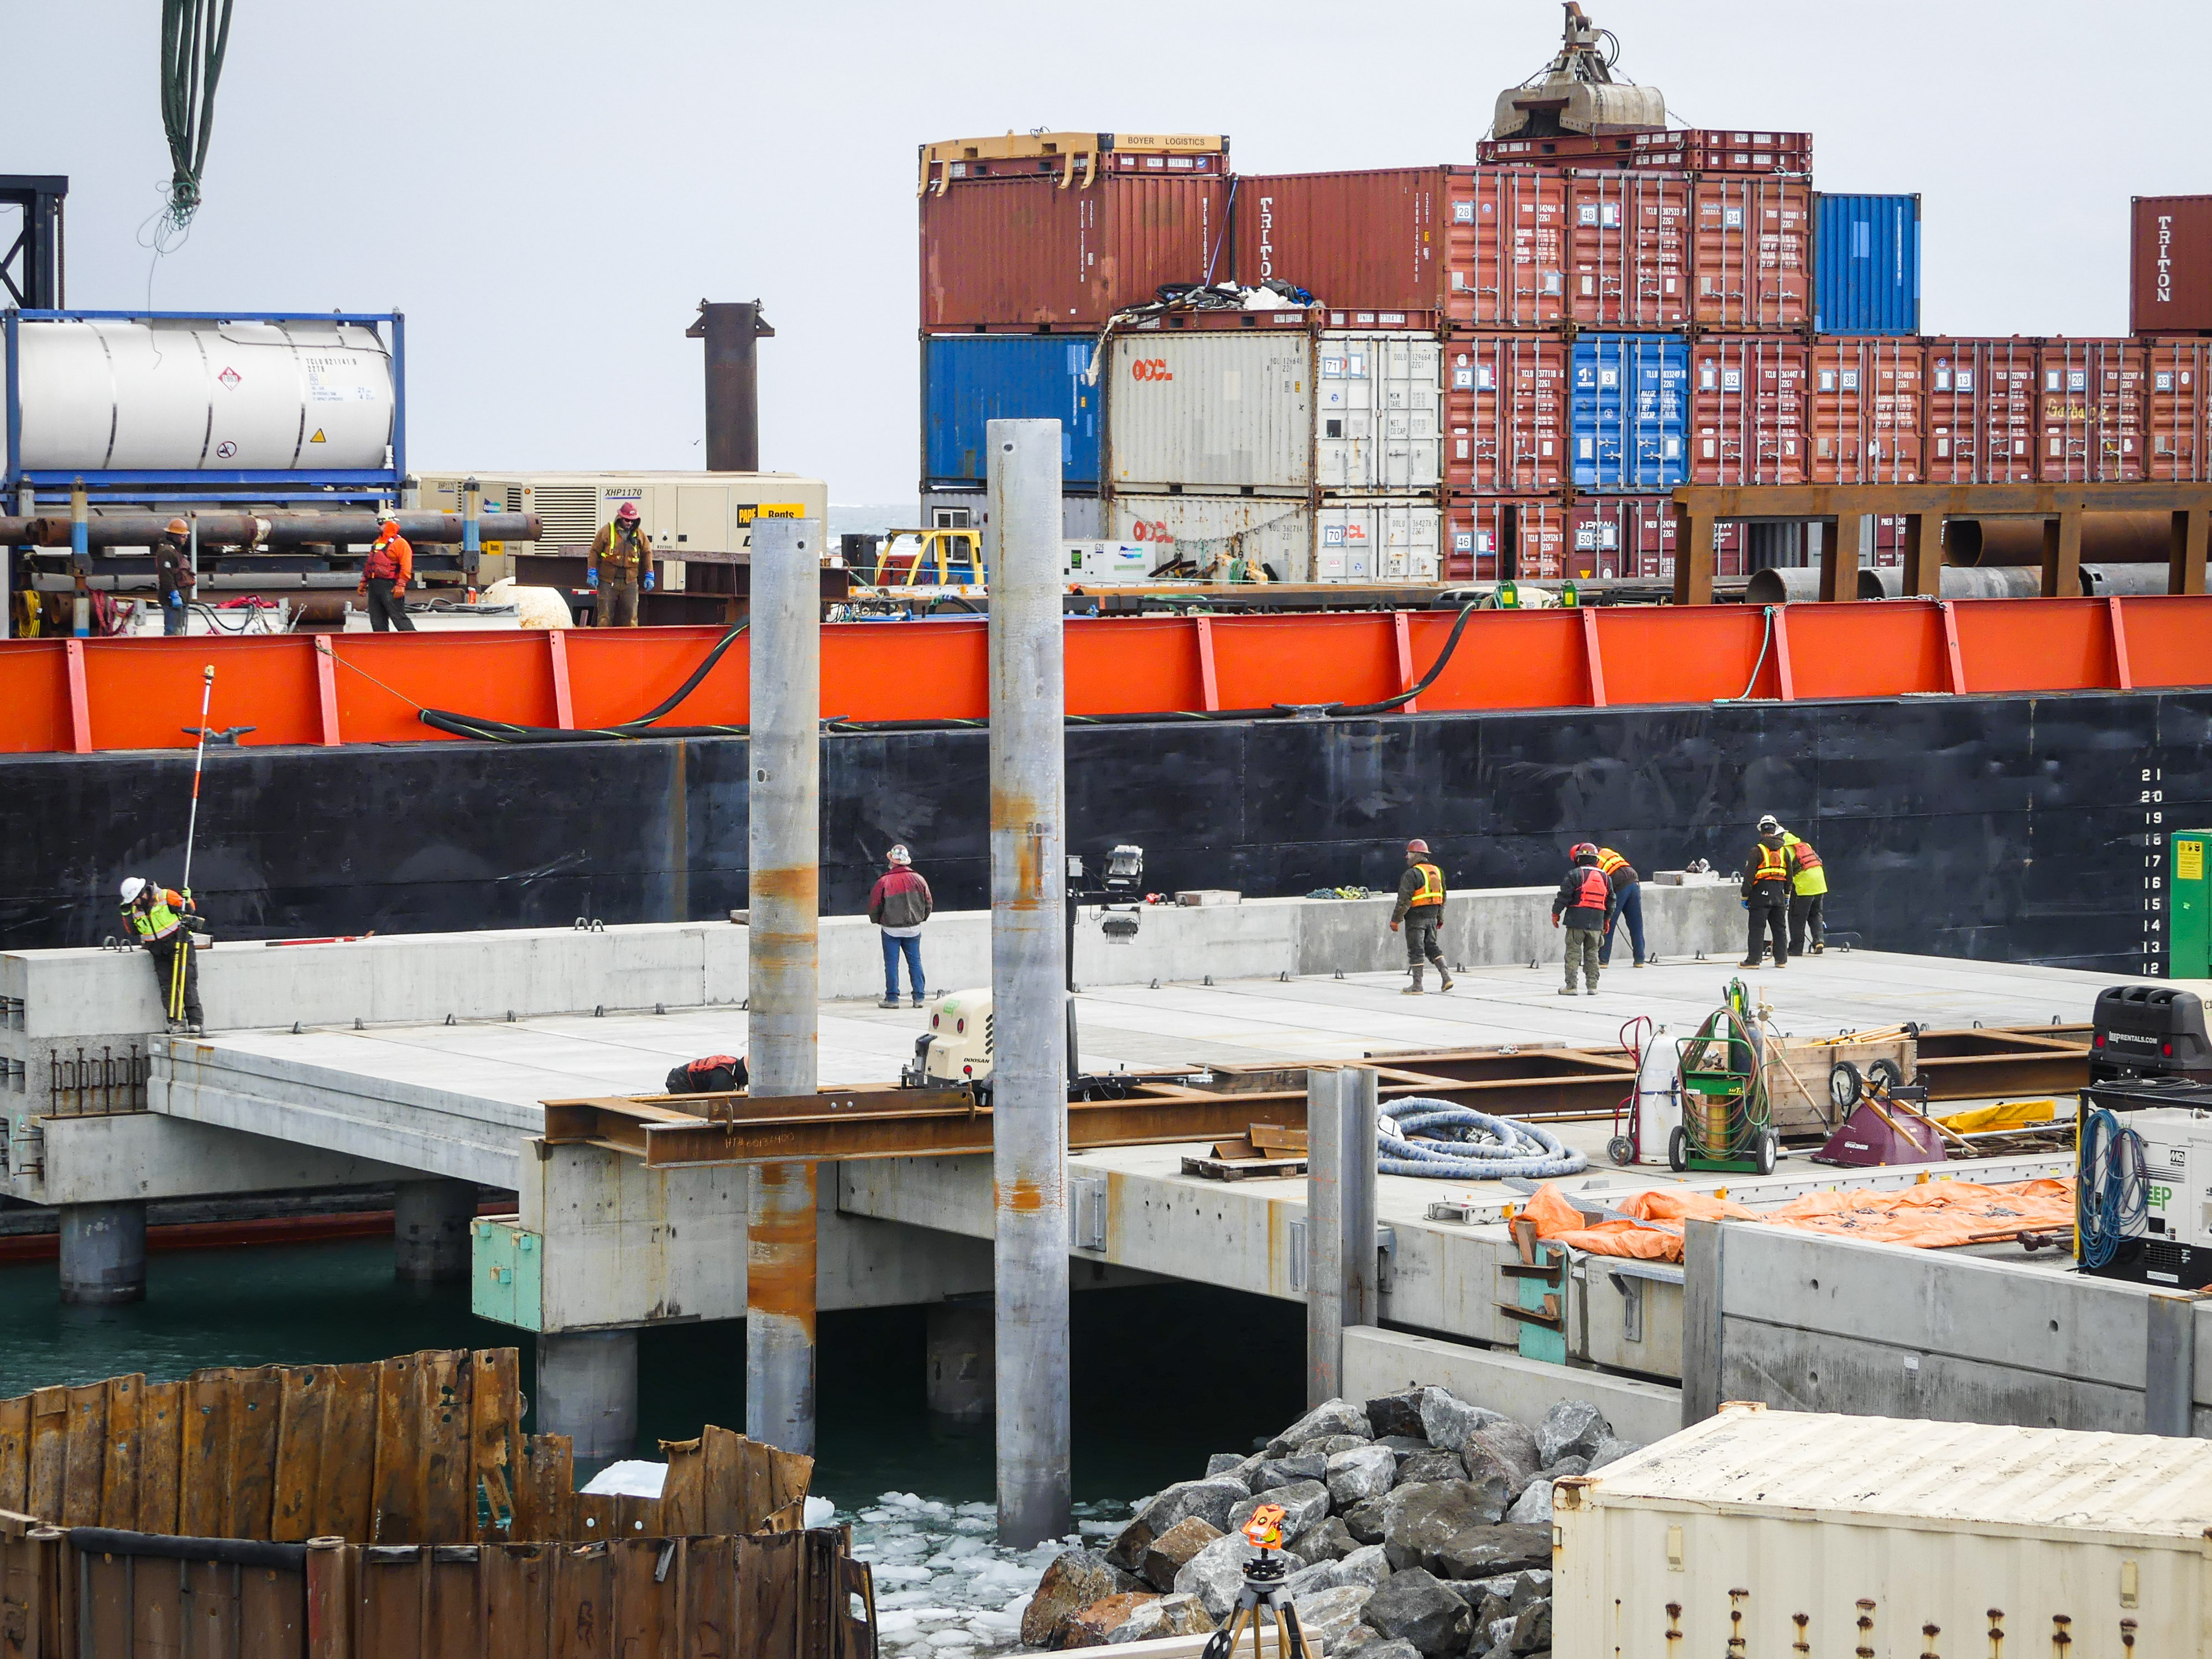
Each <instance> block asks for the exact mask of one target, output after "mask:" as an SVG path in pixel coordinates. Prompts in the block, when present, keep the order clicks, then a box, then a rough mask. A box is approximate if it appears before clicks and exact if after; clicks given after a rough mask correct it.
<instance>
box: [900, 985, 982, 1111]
mask: <svg viewBox="0 0 2212 1659" xmlns="http://www.w3.org/2000/svg"><path fill="white" fill-rule="evenodd" d="M991 1037H992V1020H991V992H990V989H989V987H984V988H983V989H981V990H979V991H948V992H947V993H945V995H943V996H941V997H939V998H938V999H937V1006H935V1007H934V1008H932V1009H931V1010H930V1012H929V1030H927V1032H925V1033H924V1034H923V1035H922V1036H919V1037H916V1038H915V1043H914V1059H913V1060H912V1061H910V1062H909V1063H908V1065H907V1066H904V1067H903V1068H902V1070H901V1071H900V1073H899V1081H900V1082H901V1083H902V1084H903V1085H905V1086H906V1087H908V1088H909V1089H938V1088H946V1087H957V1085H960V1084H963V1083H987V1082H989V1081H990V1079H991V1048H992V1044H991Z"/></svg>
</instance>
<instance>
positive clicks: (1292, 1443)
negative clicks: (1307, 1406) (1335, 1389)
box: [1267, 1400, 1375, 1457]
mask: <svg viewBox="0 0 2212 1659" xmlns="http://www.w3.org/2000/svg"><path fill="white" fill-rule="evenodd" d="M1331 1434H1356V1435H1358V1437H1360V1438H1361V1439H1362V1440H1372V1439H1373V1438H1374V1437H1375V1430H1374V1428H1373V1426H1372V1425H1370V1424H1369V1422H1368V1421H1367V1413H1365V1412H1363V1411H1362V1410H1360V1409H1359V1407H1357V1406H1355V1405H1353V1404H1352V1401H1349V1400H1329V1401H1323V1402H1322V1404H1320V1405H1318V1406H1316V1407H1314V1408H1313V1409H1312V1410H1311V1411H1310V1412H1308V1413H1306V1414H1305V1415H1304V1417H1301V1418H1300V1419H1298V1420H1297V1422H1295V1423H1293V1424H1291V1426H1290V1427H1288V1428H1287V1429H1285V1430H1284V1431H1282V1432H1281V1433H1280V1434H1279V1435H1277V1436H1276V1437H1274V1438H1273V1440H1270V1441H1269V1442H1268V1443H1267V1455H1268V1456H1270V1457H1280V1456H1282V1455H1283V1454H1284V1453H1285V1452H1287V1451H1290V1450H1291V1449H1294V1448H1296V1447H1298V1446H1303V1445H1304V1444H1305V1443H1306V1442H1307V1441H1309V1440H1318V1439H1320V1438H1321V1437H1322V1436H1324V1435H1331Z"/></svg>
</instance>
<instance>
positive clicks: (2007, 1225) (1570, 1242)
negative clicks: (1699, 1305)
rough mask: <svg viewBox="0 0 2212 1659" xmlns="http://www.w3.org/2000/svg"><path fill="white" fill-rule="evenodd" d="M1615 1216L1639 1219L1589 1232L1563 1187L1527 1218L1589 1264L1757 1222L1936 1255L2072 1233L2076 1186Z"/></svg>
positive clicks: (1670, 1199) (1649, 1203)
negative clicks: (1985, 1241)
mask: <svg viewBox="0 0 2212 1659" xmlns="http://www.w3.org/2000/svg"><path fill="white" fill-rule="evenodd" d="M1610 1207H1613V1208H1614V1209H1617V1210H1619V1211H1620V1212H1621V1213H1622V1214H1623V1215H1626V1216H1633V1217H1635V1218H1637V1219H1636V1220H1634V1221H1601V1222H1599V1223H1598V1224H1597V1225H1595V1226H1588V1225H1584V1224H1583V1218H1582V1213H1581V1212H1580V1211H1578V1210H1577V1209H1576V1208H1575V1206H1574V1205H1573V1204H1572V1203H1571V1202H1570V1201H1569V1200H1568V1199H1567V1198H1566V1196H1565V1194H1563V1193H1561V1192H1560V1191H1559V1188H1557V1187H1543V1188H1539V1189H1538V1190H1537V1191H1536V1193H1535V1194H1534V1196H1533V1197H1531V1198H1530V1199H1529V1200H1528V1204H1527V1205H1526V1206H1524V1207H1523V1208H1522V1211H1521V1213H1522V1215H1523V1216H1525V1217H1526V1218H1528V1220H1529V1221H1531V1222H1533V1223H1534V1224H1535V1228H1536V1237H1539V1238H1541V1239H1543V1240H1544V1241H1545V1242H1546V1243H1553V1244H1565V1245H1566V1246H1567V1247H1568V1248H1570V1249H1577V1250H1583V1251H1586V1252H1588V1253H1589V1255H1626V1256H1638V1257H1641V1258H1642V1259H1643V1260H1644V1261H1680V1260H1681V1259H1682V1229H1681V1224H1682V1222H1683V1221H1684V1220H1685V1219H1695V1220H1700V1221H1707V1220H1711V1221H1755V1222H1758V1223H1759V1224H1761V1225H1765V1226H1770V1227H1800V1228H1803V1229H1805V1230H1806V1231H1809V1232H1821V1233H1833V1234H1836V1235H1838V1237H1844V1238H1863V1239H1870V1240H1873V1241H1874V1242H1875V1243H1882V1244H1910V1245H1911V1246H1913V1247H1914V1248H1915V1249H1941V1248H1942V1247H1943V1246H1945V1245H1950V1244H1965V1243H1970V1242H1971V1241H1972V1240H1974V1239H1976V1238H1987V1237H1990V1236H1992V1235H2002V1234H2006V1233H2011V1232H2016V1231H2021V1230H2023V1229H2031V1228H2046V1227H2048V1228H2068V1227H2071V1226H2072V1225H2074V1183H2073V1182H2070V1181H2022V1182H2013V1183H2011V1184H2009V1185H2007V1186H2002V1187H1984V1186H1978V1185H1977V1184H1976V1183H1974V1182H1971V1181H1955V1180H1954V1181H1928V1182H1920V1183H1918V1184H1917V1185H1915V1186H1911V1187H1900V1188H1896V1189H1895V1190H1893V1191H1888V1192H1873V1191H1868V1190H1865V1189H1859V1190H1856V1191H1854V1190H1845V1191H1843V1192H1828V1193H1808V1194H1806V1196H1804V1197H1803V1198H1799V1199H1792V1200H1790V1202H1789V1203H1787V1204H1784V1205H1782V1206H1778V1207H1777V1208H1775V1209H1771V1210H1752V1209H1747V1207H1745V1206H1743V1205H1741V1204H1737V1203H1735V1202H1732V1201H1731V1200H1728V1199H1724V1198H1715V1197H1714V1196H1713V1195H1712V1194H1710V1193H1699V1192H1690V1191H1687V1190H1685V1189H1682V1188H1655V1189H1653V1190H1650V1191H1648V1192H1641V1193H1635V1194H1631V1195H1630V1196H1628V1197H1626V1198H1625V1199H1623V1200H1621V1201H1620V1203H1619V1204H1617V1205H1613V1206H1610ZM1639 1222H1643V1223H1649V1224H1651V1225H1638V1223H1639Z"/></svg>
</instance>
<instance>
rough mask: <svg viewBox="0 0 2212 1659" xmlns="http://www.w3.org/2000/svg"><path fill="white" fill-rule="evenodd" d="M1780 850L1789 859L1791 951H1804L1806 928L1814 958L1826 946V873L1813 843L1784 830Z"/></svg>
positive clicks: (1793, 954)
mask: <svg viewBox="0 0 2212 1659" xmlns="http://www.w3.org/2000/svg"><path fill="white" fill-rule="evenodd" d="M1782 851H1783V854H1784V857H1786V858H1787V859H1788V860H1790V955H1791V956H1793V957H1802V956H1803V955H1804V954H1805V940H1806V934H1807V933H1808V931H1809V932H1810V933H1811V935H1812V943H1813V954H1814V956H1816V957H1817V956H1819V955H1820V952H1821V951H1825V950H1826V949H1827V948H1828V917H1827V908H1828V872H1827V871H1826V868H1825V867H1823V866H1822V865H1821V863H1820V854H1818V853H1816V852H1814V850H1813V843H1812V842H1809V841H1807V840H1806V839H1805V838H1804V837H1803V836H1798V835H1793V834H1791V833H1790V831H1789V830H1787V829H1784V831H1783V832H1782Z"/></svg>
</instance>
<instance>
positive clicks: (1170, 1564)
mask: <svg viewBox="0 0 2212 1659" xmlns="http://www.w3.org/2000/svg"><path fill="white" fill-rule="evenodd" d="M1220 1536H1221V1528H1218V1527H1215V1526H1210V1525H1208V1524H1207V1523H1206V1522H1205V1521H1204V1520H1202V1519H1200V1517H1199V1516H1195V1515H1187V1516H1183V1518H1182V1520H1180V1521H1178V1522H1176V1523H1175V1525H1173V1526H1172V1527H1170V1528H1168V1529H1167V1530H1166V1531H1165V1532H1164V1533H1162V1534H1160V1535H1159V1536H1158V1538H1155V1539H1154V1540H1152V1542H1151V1543H1149V1544H1147V1545H1146V1547H1145V1555H1144V1559H1143V1560H1141V1561H1140V1562H1139V1563H1138V1566H1137V1571H1138V1574H1139V1577H1142V1578H1143V1579H1144V1581H1145V1582H1146V1583H1148V1584H1150V1585H1151V1586H1152V1588H1153V1589H1156V1590H1159V1591H1162V1592H1165V1591H1168V1590H1171V1589H1174V1588H1175V1581H1176V1574H1177V1573H1179V1572H1181V1571H1182V1570H1183V1567H1184V1565H1186V1564H1187V1563H1188V1561H1189V1560H1190V1558H1191V1557H1192V1556H1194V1555H1195V1554H1197V1553H1199V1552H1200V1550H1202V1549H1204V1548H1205V1547H1206V1546H1207V1545H1208V1544H1211V1543H1212V1541H1214V1540H1215V1539H1217V1538H1218V1537H1220Z"/></svg>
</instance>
